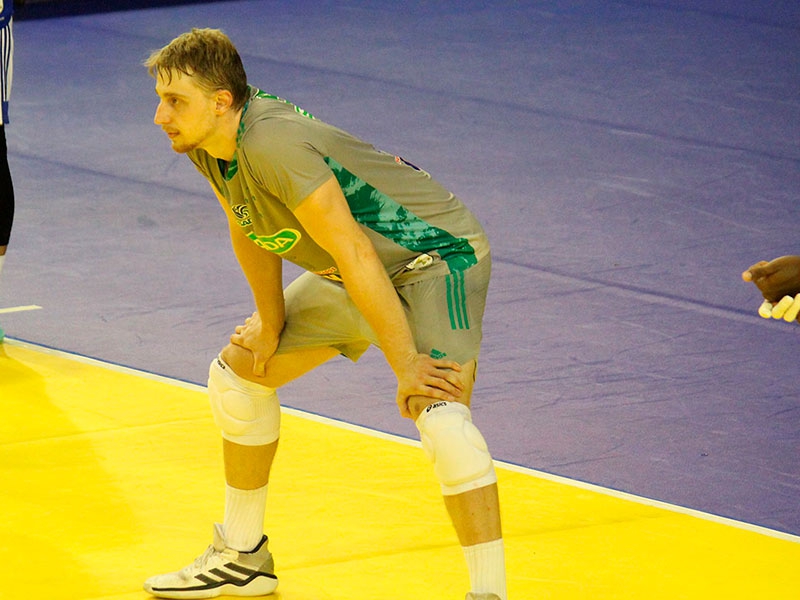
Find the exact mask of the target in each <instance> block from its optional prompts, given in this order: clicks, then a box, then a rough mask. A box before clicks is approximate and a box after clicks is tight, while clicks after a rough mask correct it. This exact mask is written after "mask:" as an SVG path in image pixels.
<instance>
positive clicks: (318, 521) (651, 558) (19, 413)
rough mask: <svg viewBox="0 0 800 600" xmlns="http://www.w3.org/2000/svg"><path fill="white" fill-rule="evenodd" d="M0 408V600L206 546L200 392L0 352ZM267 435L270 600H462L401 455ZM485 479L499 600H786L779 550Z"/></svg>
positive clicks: (699, 522)
mask: <svg viewBox="0 0 800 600" xmlns="http://www.w3.org/2000/svg"><path fill="white" fill-rule="evenodd" d="M392 406H393V402H391V401H390V402H389V408H388V410H392V408H391V407H392ZM0 408H2V419H0V489H1V492H0V515H1V516H2V519H0V598H2V600H33V599H48V600H61V599H81V600H84V599H85V600H88V599H93V600H95V599H106V600H110V599H118V600H123V599H124V600H144V599H146V598H148V597H149V596H148V595H147V594H146V593H145V592H143V591H142V590H141V582H142V581H143V580H144V579H145V578H146V577H148V576H149V575H152V574H154V573H159V572H163V571H169V570H174V569H177V568H179V567H182V566H184V565H185V564H188V563H189V562H190V561H191V560H192V559H193V558H194V557H195V556H197V555H199V554H200V553H202V551H203V550H204V549H205V547H206V546H207V545H208V544H209V542H210V540H211V533H212V524H213V523H214V522H215V521H219V520H221V518H222V510H223V500H224V491H223V476H222V462H221V453H220V442H219V438H218V434H217V431H216V429H215V427H214V425H213V422H212V420H211V417H210V412H209V409H208V407H207V403H206V397H205V392H204V390H203V389H202V388H200V387H197V386H191V385H188V384H183V383H180V382H176V381H171V380H166V379H162V378H158V377H153V376H150V375H147V374H144V373H138V372H134V371H130V370H126V369H121V368H118V367H114V366H111V365H105V364H102V363H98V362H95V361H90V360H86V359H81V358H77V357H71V356H68V355H65V354H61V353H58V352H54V351H49V350H46V349H43V348H39V347H35V346H30V345H27V344H22V343H20V342H15V341H13V340H7V341H6V343H5V344H3V345H0ZM283 422H284V425H283V435H282V440H281V446H282V447H281V451H280V453H279V455H278V459H277V461H276V465H275V468H274V471H273V477H272V481H271V483H270V489H269V500H268V513H267V525H266V527H267V531H268V533H269V535H270V538H271V541H270V544H271V550H272V551H273V553H274V554H275V558H276V566H277V571H278V575H279V577H280V580H281V583H280V586H279V588H278V593H276V594H275V595H274V596H273V598H275V600H377V599H380V600H384V599H385V600H408V599H413V600H427V599H430V600H463V598H464V593H465V591H466V580H467V576H466V570H465V568H464V564H463V558H462V554H461V550H460V548H459V547H458V545H457V543H456V540H455V536H454V533H453V532H452V530H451V528H450V525H449V523H448V521H447V517H446V513H445V512H444V508H443V507H442V504H441V499H440V498H439V496H438V493H437V490H438V487H437V485H436V483H435V481H434V479H433V475H432V473H431V468H430V466H429V464H428V463H427V461H426V459H425V458H424V457H423V455H422V451H421V450H420V449H419V447H418V446H417V445H416V444H414V443H412V442H408V441H405V440H402V439H399V438H393V437H390V436H386V435H383V434H378V433H374V432H371V431H368V430H363V429H360V428H357V427H351V426H348V425H346V424H342V423H337V422H334V421H329V420H325V419H321V418H317V417H313V416H310V415H306V414H303V413H300V412H297V411H292V410H285V411H284V421H283ZM523 439H524V436H523ZM530 443H535V441H532V442H530ZM498 476H499V479H500V485H501V502H502V510H503V518H504V528H505V540H506V549H507V566H508V577H509V584H508V587H509V598H510V600H527V599H531V600H533V599H551V598H552V599H561V600H573V599H578V598H582V599H583V598H586V599H592V600H599V599H605V598H620V599H646V600H658V599H662V598H663V599H665V600H666V599H669V600H675V599H679V598H690V599H696V600H709V599H716V598H720V599H722V598H724V599H726V600H733V599H743V600H744V599H746V600H753V599H769V600H776V599H778V600H779V599H784V598H785V599H797V598H798V597H800V568H798V566H799V565H800V539H798V538H796V537H793V536H789V535H785V534H778V533H775V532H770V531H767V530H762V529H759V528H756V527H751V526H747V525H745V524H740V523H735V522H732V521H727V520H723V519H717V518H713V517H711V516H707V515H702V514H699V513H694V512H692V511H688V510H683V509H680V508H678V507H672V506H668V505H663V504H658V503H655V502H649V501H646V500H643V499H638V498H635V497H629V496H624V495H620V494H616V493H613V492H610V491H605V490H602V489H600V488H594V487H591V486H587V485H582V484H578V483H574V482H570V481H567V480H562V479H559V478H554V477H549V476H545V475H543V474H541V473H537V472H533V471H528V470H525V469H520V468H516V467H512V466H510V465H503V464H501V463H499V464H498Z"/></svg>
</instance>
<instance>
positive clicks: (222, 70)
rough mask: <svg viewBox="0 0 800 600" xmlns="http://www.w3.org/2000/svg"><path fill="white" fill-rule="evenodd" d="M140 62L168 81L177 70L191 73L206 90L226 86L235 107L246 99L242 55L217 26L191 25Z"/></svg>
mask: <svg viewBox="0 0 800 600" xmlns="http://www.w3.org/2000/svg"><path fill="white" fill-rule="evenodd" d="M144 66H145V67H147V70H148V71H149V73H150V75H152V76H153V77H154V78H156V77H158V76H159V75H162V76H164V77H165V78H166V79H167V81H170V80H171V79H172V76H173V75H174V73H175V72H178V73H183V74H184V75H189V76H191V77H194V78H195V79H196V80H197V83H198V85H200V87H202V88H203V89H205V90H206V91H208V92H215V91H217V90H228V91H229V92H230V93H231V95H232V96H233V108H235V109H239V108H242V107H243V106H244V104H245V102H246V101H247V95H248V92H247V74H246V73H245V70H244V65H242V59H241V57H240V56H239V52H238V51H237V50H236V47H235V46H234V45H233V42H231V40H230V38H228V36H227V35H225V34H224V33H223V32H222V31H220V30H219V29H197V28H194V29H192V30H191V31H188V32H186V33H184V34H182V35H179V36H178V37H176V38H175V39H174V40H172V41H171V42H170V43H169V44H167V45H166V46H164V47H163V48H161V49H160V50H156V51H155V52H153V53H152V54H151V55H150V56H149V58H148V59H147V60H145V61H144Z"/></svg>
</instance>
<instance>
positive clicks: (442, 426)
mask: <svg viewBox="0 0 800 600" xmlns="http://www.w3.org/2000/svg"><path fill="white" fill-rule="evenodd" d="M417 429H419V433H420V438H421V440H422V448H423V449H424V450H425V454H427V456H428V458H429V459H430V460H431V462H433V471H434V473H436V477H437V479H438V480H439V483H440V484H441V485H442V494H444V495H445V496H455V495H456V494H462V493H464V492H468V491H470V490H475V489H478V488H481V487H484V486H487V485H490V484H492V483H496V482H497V475H496V474H495V472H494V463H493V462H492V457H491V455H490V454H489V449H488V448H487V446H486V441H485V440H484V439H483V436H482V435H481V432H480V431H478V428H477V427H475V425H473V424H472V415H471V413H470V410H469V408H467V407H466V406H465V405H463V404H460V403H458V402H436V403H434V404H431V405H430V406H428V407H427V408H426V409H425V410H424V411H423V412H422V414H420V416H419V418H417Z"/></svg>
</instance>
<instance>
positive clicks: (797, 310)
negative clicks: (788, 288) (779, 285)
mask: <svg viewBox="0 0 800 600" xmlns="http://www.w3.org/2000/svg"><path fill="white" fill-rule="evenodd" d="M786 298H790V299H791V302H787V304H786V310H785V312H784V313H783V320H784V321H786V322H787V323H791V322H792V321H796V320H797V315H798V314H800V294H797V295H796V296H795V297H794V298H792V297H791V296H786Z"/></svg>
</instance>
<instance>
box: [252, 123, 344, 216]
mask: <svg viewBox="0 0 800 600" xmlns="http://www.w3.org/2000/svg"><path fill="white" fill-rule="evenodd" d="M304 131H305V128H303V127H302V126H301V125H299V124H297V123H292V122H278V123H276V124H274V123H267V122H261V123H257V124H256V125H255V126H254V127H253V130H252V131H250V132H248V135H247V136H246V138H245V139H243V140H242V146H241V148H240V151H239V152H240V161H242V162H243V163H245V168H246V169H247V170H248V171H249V173H250V174H251V175H252V177H253V178H254V179H255V180H256V181H257V182H258V183H259V184H260V185H262V186H264V188H265V189H266V190H267V191H268V192H269V193H270V194H271V195H272V196H275V197H276V198H278V199H280V201H281V202H282V203H283V204H284V205H285V206H286V207H287V208H288V209H289V210H294V209H295V208H297V206H298V205H299V204H300V202H301V201H303V200H304V199H305V198H307V197H308V196H309V195H310V194H311V193H312V192H313V191H314V190H316V189H317V188H318V187H319V186H320V185H322V184H323V183H325V182H326V181H327V180H328V179H330V177H331V176H332V175H333V173H332V172H331V170H330V168H329V167H328V165H327V164H326V163H325V159H324V154H323V152H322V151H320V149H318V148H317V146H316V145H315V144H314V142H313V141H312V140H310V139H308V137H307V136H305V135H304ZM259 140H260V143H259Z"/></svg>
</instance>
